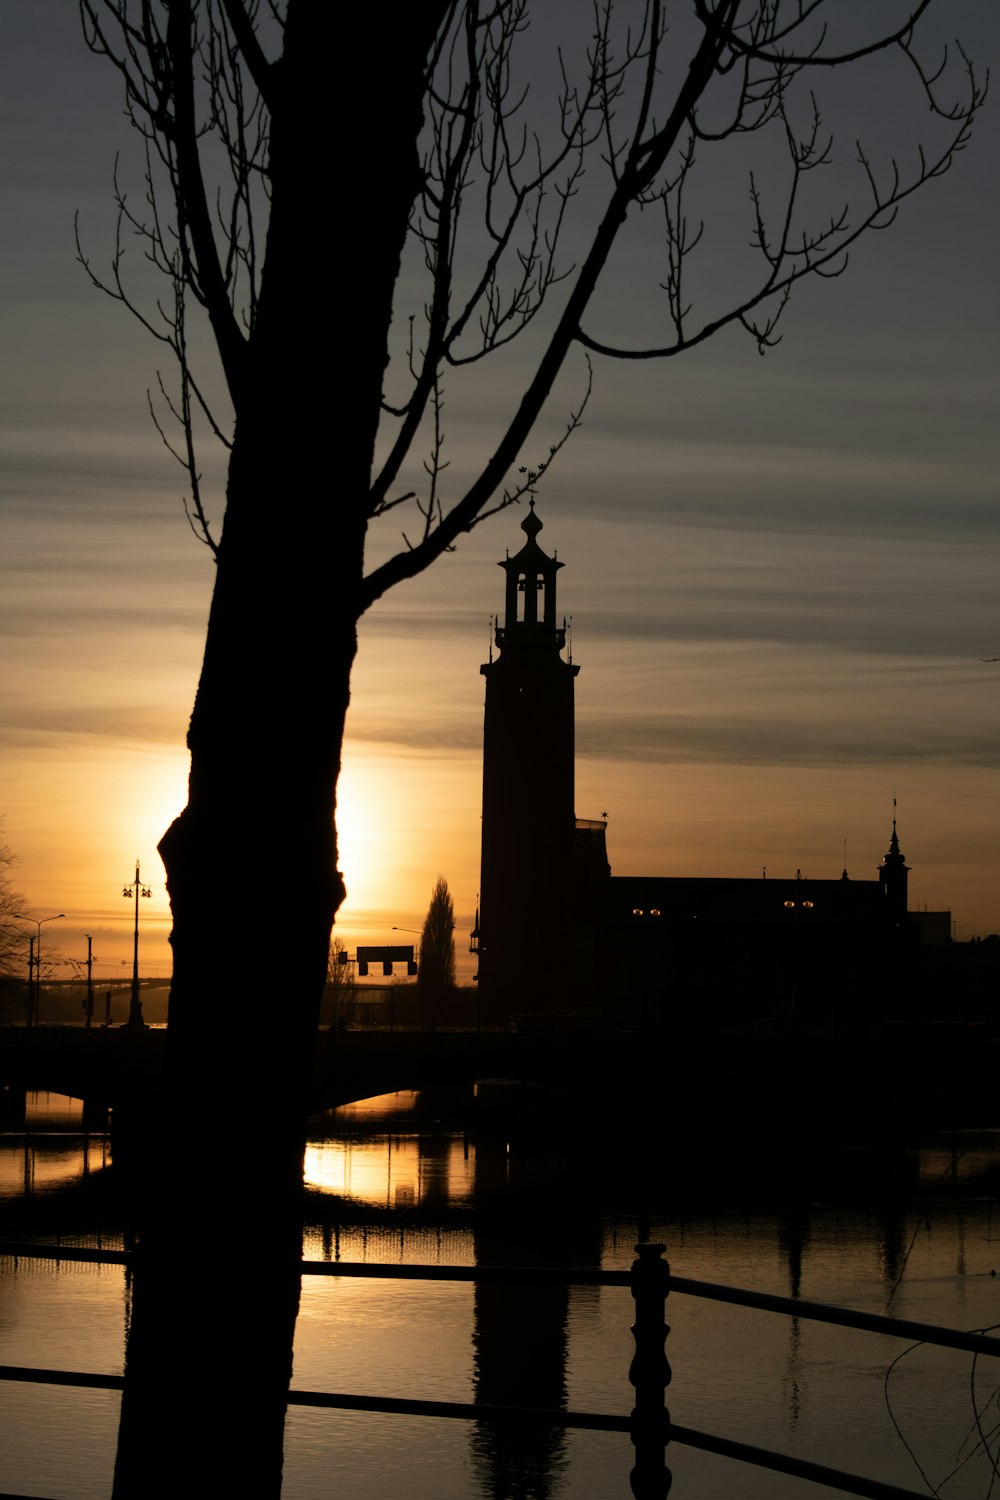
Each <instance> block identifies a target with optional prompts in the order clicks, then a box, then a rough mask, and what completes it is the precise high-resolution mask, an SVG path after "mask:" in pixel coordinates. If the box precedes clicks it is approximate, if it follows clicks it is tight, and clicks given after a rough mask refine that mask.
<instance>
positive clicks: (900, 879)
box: [878, 803, 910, 921]
mask: <svg viewBox="0 0 1000 1500" xmlns="http://www.w3.org/2000/svg"><path fill="white" fill-rule="evenodd" d="M893 806H895V803H893ZM909 873H910V867H909V865H908V864H907V863H906V861H905V859H904V858H903V856H902V854H900V852H899V838H898V836H897V834H896V819H895V818H893V820H892V838H891V839H890V840H889V850H888V853H887V854H885V855H884V856H883V859H882V863H881V864H880V865H879V867H878V883H879V885H880V886H881V887H882V894H883V896H884V897H885V901H886V905H887V906H888V907H889V910H890V913H891V915H892V917H893V918H894V919H895V920H897V921H903V920H904V919H905V917H906V904H907V889H906V877H907V875H908V874H909Z"/></svg>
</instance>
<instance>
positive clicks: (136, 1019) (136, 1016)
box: [122, 860, 153, 1029]
mask: <svg viewBox="0 0 1000 1500" xmlns="http://www.w3.org/2000/svg"><path fill="white" fill-rule="evenodd" d="M152 894H153V892H152V891H151V890H150V888H149V886H148V885H143V883H142V881H141V880H140V879H139V861H138V860H136V862H135V880H134V881H133V882H132V884H131V885H126V886H123V887H122V895H123V896H125V897H126V898H127V899H131V898H132V896H135V937H134V942H133V944H132V999H131V1001H130V1002H129V1008H128V1020H127V1021H126V1023H125V1024H126V1025H127V1026H132V1027H135V1028H136V1029H138V1028H140V1027H145V1025H146V1023H145V1021H144V1020H143V1019H142V1001H141V1000H140V999H139V897H140V896H147V897H148V896H151V895H152Z"/></svg>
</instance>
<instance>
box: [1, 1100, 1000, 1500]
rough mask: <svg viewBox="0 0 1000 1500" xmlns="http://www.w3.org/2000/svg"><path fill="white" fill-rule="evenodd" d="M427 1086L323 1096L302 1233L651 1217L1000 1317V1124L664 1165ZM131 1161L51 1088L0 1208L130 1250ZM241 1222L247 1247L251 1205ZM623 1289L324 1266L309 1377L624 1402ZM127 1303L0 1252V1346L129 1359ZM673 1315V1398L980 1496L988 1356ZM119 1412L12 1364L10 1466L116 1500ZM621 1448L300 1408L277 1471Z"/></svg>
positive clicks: (306, 1357)
mask: <svg viewBox="0 0 1000 1500" xmlns="http://www.w3.org/2000/svg"><path fill="white" fill-rule="evenodd" d="M432 1102H433V1101H432ZM427 1104H428V1101H426V1100H425V1099H418V1098H415V1097H414V1096H409V1095H407V1096H393V1097H392V1098H386V1099H382V1100H378V1101H368V1102H367V1103H366V1104H365V1105H363V1106H353V1107H351V1108H349V1109H345V1110H340V1111H336V1112H333V1113H332V1114H331V1115H330V1116H328V1117H327V1118H326V1120H325V1121H324V1122H323V1124H322V1127H321V1128H319V1129H318V1130H317V1131H316V1132H315V1136H314V1139H313V1141H312V1143H311V1145H310V1149H309V1152H308V1156H307V1162H306V1178H307V1206H306V1235H305V1254H306V1256H307V1257H308V1258H310V1259H316V1260H327V1261H331V1262H335V1261H336V1260H338V1259H339V1260H343V1261H353V1260H358V1261H369V1262H393V1263H400V1262H403V1263H411V1264H414V1263H428V1262H429V1263H432V1264H442V1265H448V1264H451V1265H473V1264H475V1263H476V1262H477V1261H479V1262H481V1263H495V1262H497V1261H507V1262H508V1263H512V1264H517V1263H522V1264H564V1265H579V1266H586V1265H590V1266H596V1265H601V1266H604V1267H615V1268H617V1267H622V1268H624V1267H627V1266H628V1265H629V1264H630V1262H631V1260H632V1258H633V1246H634V1244H635V1241H636V1238H637V1237H638V1236H639V1235H640V1233H642V1234H645V1233H646V1232H647V1230H648V1231H649V1232H650V1233H651V1235H652V1237H654V1238H658V1239H663V1240H664V1241H665V1242H666V1243H667V1244H668V1246H669V1252H668V1253H669V1259H670V1262H671V1267H672V1269H673V1270H674V1272H675V1273H676V1274H677V1275H681V1276H688V1277H694V1278H699V1279H705V1280H709V1281H717V1282H728V1283H730V1284H733V1285H738V1286H744V1287H751V1288H754V1289H756V1290H760V1291H769V1292H776V1293H781V1294H786V1295H787V1294H789V1293H792V1294H796V1293H797V1294H798V1295H800V1296H802V1297H805V1298H811V1299H816V1300H819V1301H827V1302H835V1303H841V1304H843V1305H847V1306H852V1307H857V1308H862V1309H865V1310H868V1311H872V1312H882V1311H884V1310H885V1309H886V1307H887V1305H888V1308H889V1311H890V1312H891V1313H893V1314H895V1315H897V1316H900V1317H906V1318H912V1319H917V1320H921V1321H926V1322H935V1323H941V1324H946V1325H950V1326H954V1327H960V1328H987V1327H992V1326H994V1325H996V1324H998V1323H1000V1276H997V1275H996V1274H994V1273H995V1272H996V1271H997V1270H1000V1245H998V1243H997V1239H998V1238H1000V1225H995V1224H994V1218H995V1207H996V1200H995V1198H994V1197H993V1193H992V1189H993V1185H994V1182H995V1180H996V1174H997V1171H998V1168H1000V1134H992V1133H979V1134H976V1135H968V1136H957V1137H949V1138H948V1139H947V1140H941V1141H939V1142H937V1143H934V1142H931V1143H926V1144H924V1145H923V1146H922V1147H921V1148H920V1149H919V1150H917V1149H915V1148H914V1149H902V1148H901V1149H898V1150H896V1151H894V1152H887V1151H879V1152H874V1151H872V1150H863V1149H862V1148H861V1146H860V1145H859V1144H858V1143H857V1142H853V1143H851V1142H847V1143H844V1142H833V1146H835V1147H836V1149H831V1142H830V1141H827V1142H825V1143H817V1142H814V1143H811V1144H810V1146H809V1148H808V1149H803V1150H791V1151H790V1152H789V1153H788V1155H787V1157H786V1158H785V1159H783V1160H782V1161H781V1163H780V1168H779V1166H777V1165H776V1152H777V1154H778V1155H780V1152H778V1151H777V1147H776V1143H775V1142H774V1141H770V1142H766V1143H755V1142H753V1141H748V1140H729V1139H727V1138H725V1137H724V1138H722V1139H721V1140H720V1139H715V1140H713V1141H712V1142H711V1143H710V1149H709V1150H707V1151H706V1156H705V1159H704V1160H700V1161H695V1160H692V1159H690V1152H680V1153H675V1154H674V1155H673V1156H672V1157H671V1159H670V1162H669V1163H668V1164H667V1165H663V1164H662V1153H659V1152H657V1153H653V1154H652V1155H651V1156H648V1157H646V1159H643V1157H642V1155H641V1153H640V1152H639V1150H638V1149H637V1146H636V1144H635V1142H634V1141H633V1140H631V1139H630V1137H629V1136H628V1134H627V1133H622V1134H618V1133H616V1131H615V1129H614V1128H613V1127H611V1128H609V1127H608V1126H607V1125H606V1124H605V1125H604V1126H602V1129H601V1130H600V1132H596V1131H595V1130H594V1128H593V1127H592V1126H591V1125H588V1124H587V1123H586V1122H580V1121H576V1120H567V1119H566V1118H563V1117H560V1118H559V1119H544V1120H539V1119H535V1121H534V1122H533V1124H532V1125H531V1128H530V1129H528V1130H527V1131H526V1132H523V1131H521V1132H519V1130H518V1129H517V1128H516V1123H515V1124H512V1126H511V1128H510V1129H506V1128H504V1124H503V1122H502V1121H501V1122H499V1123H498V1124H496V1125H494V1126H493V1127H491V1128H486V1127H485V1126H483V1125H482V1124H481V1123H480V1122H479V1121H478V1119H477V1117H475V1116H474V1115H473V1114H472V1113H471V1112H470V1111H467V1110H466V1109H465V1108H464V1106H463V1107H462V1108H461V1109H458V1110H454V1109H451V1110H449V1112H448V1113H447V1114H440V1115H437V1116H436V1115H435V1113H434V1112H433V1111H432V1112H428V1107H427ZM225 1129H226V1133H227V1135H228V1136H229V1139H228V1141H227V1142H226V1148H227V1149H229V1150H233V1151H238V1150H244V1149H252V1145H251V1138H250V1134H249V1129H248V1127H246V1126H245V1125H244V1124H243V1123H242V1122H237V1123H234V1124H232V1125H230V1126H227V1127H225ZM178 1147H179V1149H183V1142H182V1141H179V1142H178ZM113 1177H114V1174H113V1171H112V1170H111V1168H110V1166H109V1162H108V1150H107V1142H106V1141H105V1139H104V1138H103V1137H95V1136H90V1137H85V1136H84V1135H83V1134H82V1127H81V1122H80V1118H79V1114H78V1112H77V1111H76V1107H75V1106H73V1105H72V1104H71V1103H70V1101H65V1100H57V1099H54V1098H51V1097H46V1096H43V1097H40V1098H39V1097H36V1098H34V1099H33V1100H32V1101H31V1115H30V1117H29V1122H28V1128H27V1130H26V1131H24V1132H20V1133H16V1134H14V1133H8V1134H6V1135H3V1136H2V1137H0V1210H2V1213H3V1221H2V1226H0V1232H2V1233H3V1234H4V1235H5V1236H6V1237H8V1238H11V1237H14V1236H16V1237H19V1238H31V1239H34V1240H37V1241H39V1242H43V1241H52V1240H55V1239H56V1238H62V1239H63V1240H64V1241H65V1242H66V1243H73V1244H83V1245H103V1246H105V1247H109V1248H118V1247H120V1246H121V1244H122V1242H123V1241H122V1232H123V1231H122V1226H123V1219H122V1208H121V1205H120V1203H119V1202H118V1199H117V1197H116V1194H115V1192H114V1183H113ZM706 1182H710V1183H711V1184H712V1187H711V1191H709V1190H707V1189H706ZM647 1218H648V1223H647V1222H645V1221H646V1219H647ZM234 1235H235V1236H236V1237H237V1238H238V1240H239V1242H240V1244H241V1245H242V1246H243V1248H244V1249H245V1250H246V1251H247V1253H252V1226H251V1225H249V1224H244V1225H239V1226H234ZM632 1306H633V1305H632V1302H631V1298H630V1297H629V1295H628V1293H627V1292H626V1291H624V1290H622V1289H618V1288H596V1287H586V1288H574V1289H572V1290H570V1291H568V1292H565V1291H562V1290H560V1289H558V1288H550V1289H542V1290H532V1291H529V1292H526V1291H524V1290H523V1289H510V1288H505V1287H500V1286H481V1287H479V1288H478V1289H477V1288H475V1287H473V1286H472V1285H469V1284H458V1283H448V1282H395V1281H391V1282H390V1281H378V1280H368V1279H352V1278H348V1277H335V1276H333V1277H308V1278H306V1280H305V1282H304V1289H303V1297H302V1311H301V1316H300V1320H299V1327H298V1332H297V1337H296V1350H295V1378H294V1384H295V1386H296V1387H297V1388H299V1389H302V1390H335V1391H353V1392H364V1393H367V1394H370V1395H384V1396H409V1397H425V1398H429V1399H440V1400H457V1401H468V1400H472V1399H479V1400H481V1401H497V1402H503V1401H508V1402H516V1403H517V1404H531V1403H536V1404H542V1403H545V1402H548V1403H552V1404H562V1405H565V1406H567V1407H568V1408H570V1409H576V1410H591V1411H605V1412H616V1413H622V1414H625V1413H627V1412H628V1411H629V1409H630V1407H631V1403H632V1390H631V1387H630V1386H629V1384H628V1379H627V1372H628V1366H629V1361H630V1359H631V1356H632V1351H633V1347H634V1346H633V1342H632V1338H631V1334H630V1332H629V1325H630V1323H631V1321H632ZM126 1317H127V1288H126V1282H125V1277H124V1272H123V1271H122V1270H121V1269H120V1268H118V1267H113V1266H89V1265H88V1266H81V1265H72V1264H61V1265H57V1264H56V1263H54V1262H49V1261H34V1260H24V1259H21V1260H19V1261H17V1262H14V1261H12V1260H10V1259H9V1258H8V1259H7V1260H6V1261H3V1262H0V1360H2V1361H3V1362H5V1363H10V1364H31V1365H42V1366H55V1367H59V1366H62V1367H67V1368H79V1369H85V1370H92V1371H102V1372H108V1373H120V1372H121V1368H122V1359H123V1350H124V1330H125V1324H126ZM667 1318H668V1322H669V1323H670V1325H671V1332H670V1336H669V1339H668V1341H667V1349H668V1354H669V1357H670V1360H671V1364H672V1366H673V1370H674V1378H673V1383H672V1385H671V1387H670V1390H669V1393H668V1400H669V1405H670V1409H671V1413H672V1415H673V1417H674V1419H675V1420H676V1421H677V1422H679V1423H683V1424H685V1425H687V1426H690V1427H695V1428H701V1429H704V1430H708V1431H712V1432H717V1433H720V1434H723V1435H725V1436H729V1437H733V1438H737V1439H740V1440H743V1441H747V1442H751V1443H755V1444H758V1445H761V1446H765V1447H773V1448H776V1449H779V1450H781V1451H784V1452H789V1453H793V1454H796V1455H799V1456H801V1457H805V1458H810V1459H813V1460H815V1461H818V1462H825V1463H831V1464H835V1465H838V1466H840V1467H845V1468H848V1469H852V1470H854V1471H856V1472H860V1473H864V1474H868V1475H870V1476H872V1477H875V1478H879V1479H883V1480H886V1481H889V1482H892V1483H896V1484H901V1485H906V1486H909V1487H910V1488H912V1489H916V1490H920V1489H923V1488H924V1487H925V1486H924V1484H923V1482H922V1480H921V1469H922V1470H923V1473H924V1474H925V1475H926V1476H927V1478H928V1480H929V1482H930V1484H932V1485H934V1486H939V1487H940V1493H941V1494H942V1495H943V1496H945V1497H946V1500H987V1497H988V1496H989V1495H990V1493H991V1486H992V1485H993V1484H994V1482H995V1475H994V1470H993V1466H992V1460H991V1459H990V1457H989V1453H988V1451H987V1450H992V1452H993V1453H994V1454H995V1453H996V1451H997V1447H998V1436H1000V1404H998V1399H1000V1367H997V1368H993V1365H994V1361H992V1360H989V1359H985V1358H984V1359H980V1360H979V1361H977V1362H974V1361H973V1359H972V1357H971V1356H969V1355H963V1354H959V1353H955V1352H951V1351H947V1350H942V1349H936V1348H934V1349H932V1348H929V1347H925V1346H921V1347H917V1348H911V1347H910V1346H909V1345H908V1344H907V1342H906V1341H903V1340H897V1339H890V1338H888V1337H883V1336H876V1335H871V1334H864V1333H860V1332H855V1331H852V1330H848V1329H840V1328H833V1327H828V1326H825V1325H820V1324H816V1323H811V1322H808V1321H806V1320H804V1319H794V1320H793V1319H789V1318H783V1317H778V1316H776V1315H774V1314H767V1313H761V1312H756V1311H751V1310H748V1309H740V1308H733V1307H727V1306H722V1305H719V1304H715V1303H711V1302H706V1301H703V1300H701V1299H695V1298H691V1297H686V1296H680V1295H676V1294H674V1295H671V1297H670V1298H669V1300H668V1313H667ZM894 1362H895V1363H894ZM117 1408H118V1397H117V1395H116V1394H115V1393H107V1392H100V1391H79V1390H72V1389H65V1390H63V1389H60V1388H58V1387H53V1386H25V1385H14V1384H10V1383H0V1431H2V1432H3V1433H4V1441H3V1444H2V1452H0V1490H2V1491H6V1492H13V1493H18V1494H23V1495H38V1496H48V1497H53V1500H104V1497H106V1496H107V1495H108V1494H109V1493H110V1485H111V1474H112V1467H113V1454H114V1442H115V1432H116V1424H117ZM977 1422H978V1427H977ZM894 1424H895V1425H894ZM897 1429H898V1430H897ZM981 1433H982V1434H984V1435H986V1437H987V1442H986V1445H985V1449H984V1444H983V1441H982V1437H981ZM669 1463H670V1467H671V1469H672V1471H673V1474H674V1485H673V1490H672V1492H671V1493H672V1496H674V1497H678V1500H689V1497H697V1500H724V1497H725V1500H731V1497H732V1496H733V1495H734V1494H738V1495H739V1496H740V1497H741V1500H813V1497H816V1496H818V1495H819V1494H821V1493H822V1491H820V1490H819V1489H818V1488H817V1487H816V1486H813V1485H810V1484H807V1483H804V1482H802V1481H797V1480H793V1479H790V1478H786V1477H783V1476H780V1475H776V1474H772V1473H768V1472H766V1471H763V1470H758V1469H752V1468H748V1467H746V1466H743V1465H736V1464H734V1463H733V1462H732V1461H730V1460H726V1459H721V1458H715V1457H712V1456H709V1455H705V1454H702V1453H699V1452H697V1451H695V1450H692V1449H687V1448H683V1447H680V1446H678V1445H672V1447H671V1449H670V1452H669ZM918 1465H919V1468H918ZM630 1466H631V1447H630V1444H629V1442H628V1439H627V1437H625V1436H624V1435H619V1434H603V1433H590V1432H570V1433H565V1434H562V1433H559V1432H558V1431H555V1430H542V1431H540V1432H532V1431H528V1430H524V1431H520V1432H512V1431H510V1430H508V1431H507V1432H506V1434H499V1433H497V1432H495V1431H493V1430H492V1429H490V1428H489V1427H488V1426H485V1425H483V1426H479V1425H477V1424H470V1423H468V1422H463V1421H444V1420H440V1421H433V1420H429V1419H424V1418H404V1419H400V1418H397V1417H389V1416H381V1415H369V1414H360V1413H335V1412H328V1411H318V1410H309V1409H302V1408H298V1409H297V1408H292V1409H291V1410H290V1413H289V1417H288V1424H287V1443H286V1482H285V1489H284V1495H285V1500H329V1497H330V1496H331V1495H332V1494H333V1493H337V1494H341V1495H344V1496H350V1497H352V1500H376V1497H378V1500H397V1497H398V1500H403V1497H406V1500H431V1497H433V1500H548V1497H552V1500H556V1497H558V1500H605V1497H615V1496H622V1497H627V1496H628V1495H629V1493H630V1492H629V1486H628V1470H629V1468H630ZM946 1476H950V1477H947V1478H946Z"/></svg>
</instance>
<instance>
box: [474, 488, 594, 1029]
mask: <svg viewBox="0 0 1000 1500" xmlns="http://www.w3.org/2000/svg"><path fill="white" fill-rule="evenodd" d="M521 529H522V531H523V532H524V533H525V536H526V537H527V541H526V542H525V544H524V546H523V547H522V548H521V550H520V552H518V553H517V554H516V555H515V556H514V557H509V556H508V557H507V558H505V560H504V561H503V562H501V563H500V564H499V566H500V567H501V568H503V569H504V572H505V573H506V596H505V608H504V623H503V625H502V626H500V625H497V628H496V636H495V640H496V645H497V648H498V651H499V655H498V657H497V658H496V660H494V659H493V654H492V651H491V653H490V660H489V662H487V663H485V664H484V665H483V666H482V667H481V668H480V671H481V672H482V674H483V676H484V677H485V678H486V710H485V723H484V729H483V842H482V872H481V880H480V914H479V985H480V991H481V993H482V996H483V1002H484V1007H485V1009H486V1013H487V1014H488V1015H489V1014H493V1015H501V1014H506V1015H511V1014H531V1013H534V1014H539V1013H541V1012H545V1011H553V1010H561V1009H563V1008H565V1005H566V1003H567V989H568V986H567V984H566V982H565V979H564V977H563V976H564V973H565V956H566V950H567V947H568V945H569V934H568V931H567V923H568V921H569V918H570V909H571V904H572V903H571V879H572V865H573V841H574V828H575V814H574V802H573V785H574V783H573V750H574V746H573V711H574V702H573V698H574V693H573V687H574V681H575V678H576V675H577V673H578V671H579V670H580V669H579V667H576V666H573V665H572V663H570V662H567V661H564V660H563V656H562V652H563V649H564V647H565V644H566V627H565V622H564V623H563V624H562V625H561V626H559V625H557V624H556V573H557V572H558V570H559V569H560V568H561V567H562V566H563V565H562V563H561V562H558V561H557V560H556V558H555V557H554V556H553V557H549V556H548V555H547V554H546V553H545V552H543V551H542V549H541V547H540V546H539V545H538V533H539V532H540V531H541V529H542V523H541V521H540V520H539V519H538V517H537V515H536V514H535V502H534V501H533V500H532V501H531V502H530V506H529V511H528V514H527V515H526V516H525V518H524V520H523V521H522V523H521Z"/></svg>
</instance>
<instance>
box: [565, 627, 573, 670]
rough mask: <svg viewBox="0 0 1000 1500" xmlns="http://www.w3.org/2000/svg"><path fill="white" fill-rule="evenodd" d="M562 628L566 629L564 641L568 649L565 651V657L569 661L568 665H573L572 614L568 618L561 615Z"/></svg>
mask: <svg viewBox="0 0 1000 1500" xmlns="http://www.w3.org/2000/svg"><path fill="white" fill-rule="evenodd" d="M563 630H565V631H566V643H567V645H568V647H569V650H568V652H567V653H566V659H567V661H568V662H569V664H570V666H572V665H573V616H572V615H570V616H568V618H567V616H566V615H563Z"/></svg>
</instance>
